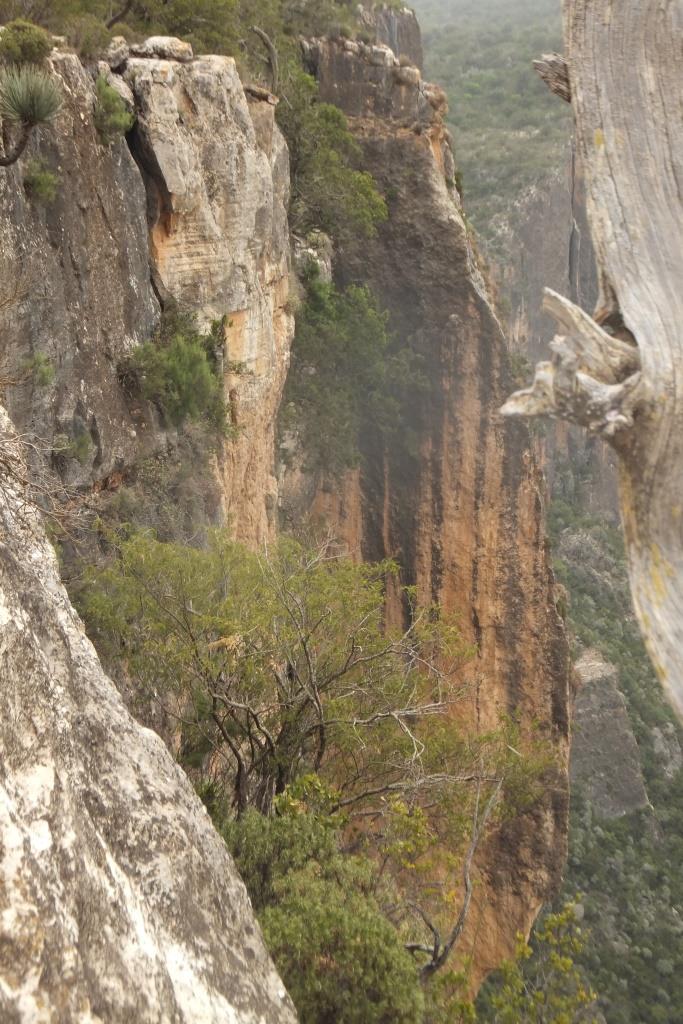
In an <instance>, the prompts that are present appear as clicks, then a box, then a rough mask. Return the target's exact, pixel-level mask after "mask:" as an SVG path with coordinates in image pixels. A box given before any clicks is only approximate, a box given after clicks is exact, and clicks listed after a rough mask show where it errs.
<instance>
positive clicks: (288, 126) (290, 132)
mask: <svg viewBox="0 0 683 1024" xmlns="http://www.w3.org/2000/svg"><path fill="white" fill-rule="evenodd" d="M283 91H284V92H285V94H286V97H287V102H286V103H281V104H280V105H279V107H278V122H279V124H280V127H281V129H282V131H283V132H284V135H285V138H286V139H287V143H288V145H289V150H290V159H291V171H292V198H291V223H292V228H293V230H294V231H296V232H298V233H303V234H305V233H306V232H308V231H310V230H311V229H320V230H322V231H325V232H327V234H329V235H331V236H332V237H333V238H334V239H335V240H337V241H343V239H344V238H348V237H349V236H358V235H365V236H372V235H374V234H375V232H376V230H377V225H378V224H380V223H381V222H382V221H384V220H386V219H387V216H388V213H387V207H386V204H385V202H384V199H383V198H382V196H381V195H380V194H379V192H378V191H377V188H376V186H375V182H374V179H373V178H372V175H370V174H368V173H367V172H365V171H357V170H354V169H353V162H354V161H355V160H357V159H358V158H359V156H360V150H359V147H358V144H357V143H356V141H355V139H354V138H353V136H352V135H351V132H350V131H349V127H348V124H347V121H346V117H345V116H344V114H343V113H342V111H341V110H339V109H338V108H337V107H334V106H332V105H331V104H329V103H320V102H319V98H318V86H317V84H316V82H315V80H314V79H313V78H311V77H310V75H307V74H306V73H305V72H304V71H302V70H301V69H300V68H297V67H294V66H292V67H290V69H289V76H288V78H287V80H286V81H285V83H284V85H283Z"/></svg>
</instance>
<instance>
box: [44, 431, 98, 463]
mask: <svg viewBox="0 0 683 1024" xmlns="http://www.w3.org/2000/svg"><path fill="white" fill-rule="evenodd" d="M92 449H93V443H92V438H91V436H90V434H89V433H88V431H87V430H83V429H76V430H75V431H74V433H73V436H71V437H70V436H69V435H68V434H55V436H54V438H53V441H52V454H53V456H55V457H56V458H57V459H58V460H60V459H74V460H75V461H76V462H80V464H81V465H82V466H85V465H86V463H87V462H88V461H89V459H90V456H91V454H92Z"/></svg>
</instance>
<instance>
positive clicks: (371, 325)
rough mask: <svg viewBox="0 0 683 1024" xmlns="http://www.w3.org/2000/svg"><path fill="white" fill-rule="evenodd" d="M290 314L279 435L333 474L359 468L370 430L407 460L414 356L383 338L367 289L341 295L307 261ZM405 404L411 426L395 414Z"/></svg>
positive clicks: (383, 325) (420, 378)
mask: <svg viewBox="0 0 683 1024" xmlns="http://www.w3.org/2000/svg"><path fill="white" fill-rule="evenodd" d="M304 283H305V286H306V298H305V301H304V302H303V303H302V305H301V306H300V308H299V310H298V313H297V317H296V334H295V338H294V343H293V345H292V360H291V367H290V371H289V374H288V377H287V384H286V388H285V394H284V400H283V404H282V413H281V416H280V431H281V434H282V433H286V432H287V431H294V432H296V434H297V435H298V438H299V441H300V444H301V448H302V450H303V451H304V452H305V453H306V461H307V468H308V469H310V470H312V471H314V472H315V471H319V470H323V471H325V472H326V473H328V474H330V475H332V476H334V475H339V474H341V473H343V472H344V471H345V470H347V469H350V468H353V467H354V466H358V465H359V464H360V460H361V445H360V439H361V435H362V433H363V432H364V431H365V432H370V433H373V434H375V435H379V436H380V437H382V438H384V440H385V441H386V442H388V443H389V442H390V443H391V444H394V445H396V446H400V449H401V451H402V452H404V453H406V454H408V455H411V454H413V450H414V447H415V436H416V433H415V428H414V426H413V424H415V423H416V418H415V415H414V411H415V403H416V398H419V397H420V395H421V394H422V392H423V391H424V390H425V388H426V379H425V376H424V372H423V368H422V364H421V362H420V357H419V355H418V354H417V353H415V352H413V351H412V350H411V349H410V348H409V347H408V346H404V347H402V348H400V349H399V348H397V347H395V346H393V345H392V339H391V338H390V337H389V331H388V323H387V315H386V313H384V312H383V311H382V310H381V309H380V307H379V306H378V304H377V301H376V299H375V297H374V296H373V294H372V292H371V291H370V289H369V288H365V287H359V286H357V285H351V286H349V287H348V288H346V289H344V290H343V291H342V290H340V289H338V288H337V287H336V286H335V285H334V284H328V283H326V282H325V281H323V280H321V278H320V276H319V271H318V268H317V267H316V265H315V264H313V263H311V265H310V266H309V268H308V270H307V272H306V273H305V274H304ZM406 402H410V404H411V417H410V421H409V420H408V418H407V417H405V416H403V415H402V412H401V410H402V408H403V407H404V405H405V403H406Z"/></svg>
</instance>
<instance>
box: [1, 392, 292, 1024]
mask: <svg viewBox="0 0 683 1024" xmlns="http://www.w3.org/2000/svg"><path fill="white" fill-rule="evenodd" d="M11 438H12V433H11V427H10V424H9V421H8V419H7V417H6V416H5V414H4V412H2V411H0V447H1V449H2V453H3V456H6V455H7V454H8V451H10V449H11V447H12V445H13V444H14V442H13V441H12V440H11ZM0 678H1V679H2V686H1V687H0V1020H2V1021H3V1024H95V1022H99V1024H102V1022H106V1024H131V1022H133V1021H134V1022H135V1024H200V1022H201V1024H293V1022H294V1021H295V1013H294V1010H293V1008H292V1005H291V1002H290V1000H289V998H288V996H287V994H286V992H285V989H284V987H283V985H282V983H281V981H280V979H279V978H278V976H277V974H276V972H275V970H274V968H273V966H272V963H271V962H270V959H269V957H268V954H267V952H266V950H265V947H264V944H263V940H262V937H261V933H260V930H259V927H258V925H257V923H256V920H255V918H254V915H253V912H252V909H251V905H250V903H249V900H248V897H247V894H246V891H245V889H244V886H243V884H242V882H241V881H240V879H239V878H238V876H237V873H236V870H235V867H234V865H233V863H232V860H231V858H230V856H229V854H228V852H227V848H226V846H225V844H224V843H223V841H222V840H221V838H220V837H219V836H218V834H217V833H216V832H215V830H214V828H213V826H212V824H211V821H210V819H209V817H208V815H207V813H206V811H205V809H204V807H203V806H202V804H201V802H200V801H199V799H198V798H197V796H196V795H195V793H194V792H193V790H192V787H191V785H190V783H189V781H188V780H187V778H186V777H185V775H184V774H183V772H182V771H181V770H180V769H179V768H178V767H177V765H176V764H175V763H174V762H173V760H172V758H171V756H170V755H169V753H168V752H167V750H166V748H165V747H164V745H163V743H162V742H161V740H160V739H159V738H158V736H156V735H155V734H154V733H152V732H150V731H149V730H146V729H143V728H142V727H141V726H139V725H138V724H137V723H136V722H135V721H134V720H133V719H132V718H131V716H130V715H129V714H128V712H127V711H126V709H125V707H124V705H123V702H122V700H121V698H120V696H119V694H118V692H117V690H116V688H115V687H114V685H113V683H112V682H111V681H110V680H109V679H108V678H107V677H106V675H105V674H104V672H103V670H102V668H101V666H100V664H99V662H98V659H97V656H96V654H95V651H94V649H93V647H92V645H91V644H90V642H89V641H88V640H87V638H86V636H85V634H84V631H83V627H82V625H81V623H80V621H79V619H78V617H77V615H76V613H75V612H74V610H73V609H72V607H71V605H70V603H69V600H68V598H67V595H66V593H65V591H64V589H63V587H62V586H61V584H60V582H59V573H58V567H57V561H56V558H55V555H54V552H53V551H52V549H51V547H50V545H49V544H48V542H47V540H46V537H45V534H44V530H43V528H42V525H41V523H40V522H39V520H38V519H37V517H36V516H35V515H34V514H33V513H32V511H31V509H30V508H27V506H26V505H25V504H24V503H23V500H22V494H21V493H20V492H19V491H18V490H17V489H16V487H14V486H13V485H12V484H11V482H9V481H8V479H7V477H6V476H3V478H2V480H0Z"/></svg>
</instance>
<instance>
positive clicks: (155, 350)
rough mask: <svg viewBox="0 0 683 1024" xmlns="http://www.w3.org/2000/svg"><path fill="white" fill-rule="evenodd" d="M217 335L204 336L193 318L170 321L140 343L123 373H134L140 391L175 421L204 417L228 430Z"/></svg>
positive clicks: (178, 422) (215, 426)
mask: <svg viewBox="0 0 683 1024" xmlns="http://www.w3.org/2000/svg"><path fill="white" fill-rule="evenodd" d="M215 345H216V337H215V334H210V335H209V336H208V337H204V336H202V335H200V334H199V332H198V331H197V329H196V327H195V325H194V322H193V320H192V318H189V317H182V316H180V317H173V318H172V319H171V321H170V322H169V321H168V320H166V321H165V322H164V323H163V324H162V327H161V329H160V331H159V333H158V335H157V337H156V338H155V339H154V340H153V341H148V342H146V343H145V344H144V345H141V346H140V347H139V348H138V349H137V350H136V351H135V352H134V353H133V355H132V357H131V359H130V362H129V365H128V366H127V367H126V368H124V372H128V373H130V372H131V371H132V373H133V375H134V376H136V378H137V380H138V382H139V386H140V390H141V393H142V395H143V396H144V397H145V398H147V399H148V400H150V401H152V402H155V403H156V404H157V405H158V406H159V408H160V409H161V411H162V413H163V415H164V417H165V418H166V419H167V420H168V421H169V422H170V423H172V424H173V425H174V426H176V427H179V426H182V424H183V423H184V421H185V420H194V421H202V420H203V421H205V422H208V423H209V424H211V426H212V427H213V428H215V429H217V430H219V431H222V432H223V431H225V430H226V429H227V415H226V408H225V402H224V398H223V382H222V380H220V379H219V375H218V373H217V367H216V365H215V362H214V359H213V353H214V351H215Z"/></svg>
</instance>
